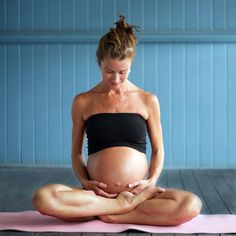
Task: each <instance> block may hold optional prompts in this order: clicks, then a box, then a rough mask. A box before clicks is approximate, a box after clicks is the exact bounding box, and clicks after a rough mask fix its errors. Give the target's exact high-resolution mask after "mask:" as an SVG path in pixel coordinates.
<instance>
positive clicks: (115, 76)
mask: <svg viewBox="0 0 236 236" xmlns="http://www.w3.org/2000/svg"><path fill="white" fill-rule="evenodd" d="M112 79H113V80H114V81H116V82H118V81H119V79H120V76H119V73H117V72H116V73H113V76H112Z"/></svg>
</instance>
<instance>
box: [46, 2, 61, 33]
mask: <svg viewBox="0 0 236 236" xmlns="http://www.w3.org/2000/svg"><path fill="white" fill-rule="evenodd" d="M47 11H48V12H47V30H51V31H54V30H60V29H61V0H48V1H47Z"/></svg>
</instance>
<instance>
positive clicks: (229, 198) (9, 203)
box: [0, 167, 236, 236]
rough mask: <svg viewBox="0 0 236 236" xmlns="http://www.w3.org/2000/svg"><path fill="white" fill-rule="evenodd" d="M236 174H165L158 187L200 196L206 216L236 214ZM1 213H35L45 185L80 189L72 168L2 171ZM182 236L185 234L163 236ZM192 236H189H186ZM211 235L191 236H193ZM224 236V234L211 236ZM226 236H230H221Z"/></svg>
mask: <svg viewBox="0 0 236 236" xmlns="http://www.w3.org/2000/svg"><path fill="white" fill-rule="evenodd" d="M235 179H236V170H234V169H230V170H164V171H163V172H162V174H161V176H160V178H159V180H158V183H157V184H158V186H161V187H164V188H177V189H184V190H187V191H191V192H193V193H195V194H197V195H198V196H199V197H200V198H201V199H202V201H203V209H202V214H236V201H235V199H236V181H235ZM0 180H1V181H0V189H1V195H0V211H24V210H33V207H32V204H31V197H32V194H33V192H34V191H35V190H36V189H37V188H39V187H40V186H42V185H44V184H50V183H61V184H66V185H69V186H77V187H80V186H81V185H80V183H79V181H78V180H77V179H76V177H75V175H74V174H73V172H72V170H71V169H69V168H12V167H11V168H7V167H0ZM2 235H4V236H5V235H17V236H20V235H26V236H41V235H43V236H47V235H53V236H54V235H59V236H75V235H76V236H105V235H106V236H113V235H118V236H136V235H138V236H154V235H160V234H149V233H144V232H140V231H136V230H128V231H125V232H123V233H119V234H112V233H106V234H101V233H97V234H95V233H77V232H74V233H59V232H54V233H26V232H17V231H0V236H2ZM161 235H164V236H165V235H166V236H167V235H168V236H175V235H176V236H182V235H181V234H161ZM184 235H185V236H188V235H187V234H184ZM194 235H196V236H208V235H209V234H191V236H194ZM210 235H211V236H220V234H210ZM221 235H224V236H226V235H227V234H221ZM230 235H236V234H230Z"/></svg>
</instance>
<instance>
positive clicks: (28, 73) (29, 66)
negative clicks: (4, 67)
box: [20, 45, 35, 164]
mask: <svg viewBox="0 0 236 236" xmlns="http://www.w3.org/2000/svg"><path fill="white" fill-rule="evenodd" d="M20 56H21V124H20V126H21V162H22V164H34V159H35V149H34V147H35V141H34V138H35V133H34V97H35V94H34V77H33V47H32V46H31V45H22V47H21V55H20Z"/></svg>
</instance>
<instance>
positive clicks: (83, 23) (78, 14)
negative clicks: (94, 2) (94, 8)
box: [74, 0, 89, 31]
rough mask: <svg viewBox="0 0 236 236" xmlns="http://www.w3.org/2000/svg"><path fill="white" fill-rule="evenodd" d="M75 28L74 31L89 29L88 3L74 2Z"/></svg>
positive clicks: (80, 0)
mask: <svg viewBox="0 0 236 236" xmlns="http://www.w3.org/2000/svg"><path fill="white" fill-rule="evenodd" d="M74 12H75V28H76V30H81V31H82V30H88V29H89V1H84V0H76V1H75V9H74Z"/></svg>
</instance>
